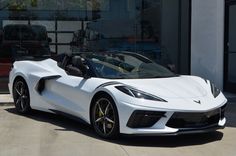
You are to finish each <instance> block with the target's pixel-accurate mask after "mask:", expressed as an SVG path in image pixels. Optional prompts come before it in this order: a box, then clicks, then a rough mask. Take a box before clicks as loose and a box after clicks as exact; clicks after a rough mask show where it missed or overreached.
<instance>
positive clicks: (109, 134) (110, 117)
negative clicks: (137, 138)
mask: <svg viewBox="0 0 236 156" xmlns="http://www.w3.org/2000/svg"><path fill="white" fill-rule="evenodd" d="M91 113H92V115H91V117H92V124H93V127H94V130H95V131H96V133H97V134H98V135H99V136H101V137H103V138H115V137H117V136H118V134H119V119H118V112H117V108H116V106H115V103H114V101H113V99H112V98H111V97H110V96H108V95H102V96H99V97H98V98H96V100H95V102H94V104H93V107H92V112H91Z"/></svg>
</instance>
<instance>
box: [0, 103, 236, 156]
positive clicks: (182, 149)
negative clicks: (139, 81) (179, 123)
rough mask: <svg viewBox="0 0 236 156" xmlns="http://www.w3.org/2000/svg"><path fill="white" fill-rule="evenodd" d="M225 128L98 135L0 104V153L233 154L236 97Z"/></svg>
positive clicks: (49, 116) (85, 155)
mask: <svg viewBox="0 0 236 156" xmlns="http://www.w3.org/2000/svg"><path fill="white" fill-rule="evenodd" d="M226 116H227V117H228V123H227V126H226V128H225V129H224V130H220V131H217V132H213V133H209V134H198V135H185V136H184V135H183V136H168V137H131V136H121V137H120V138H118V139H117V140H113V141H109V140H103V139H101V138H98V137H97V136H96V135H95V133H94V132H93V130H92V128H91V127H89V126H88V125H84V124H82V123H79V122H76V121H73V120H71V119H67V118H65V117H62V116H58V115H53V114H48V113H43V112H39V111H33V112H32V113H31V114H30V115H28V116H20V115H18V114H17V113H16V112H15V109H14V106H13V105H12V104H9V103H8V104H0V156H11V155H12V156H17V155H19V156H23V155H25V156H28V155H30V156H42V155H43V156H47V155H48V156H53V155H57V156H64V155H66V156H74V155H76V156H93V155H96V156H100V155H101V156H157V155H160V156H168V155H175V156H185V155H186V156H189V155H201V156H211V155H212V156H213V155H214V156H225V155H227V156H235V155H236V141H235V140H236V100H235V99H232V100H231V102H230V103H229V106H228V108H227V113H226Z"/></svg>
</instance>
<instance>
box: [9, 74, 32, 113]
mask: <svg viewBox="0 0 236 156" xmlns="http://www.w3.org/2000/svg"><path fill="white" fill-rule="evenodd" d="M13 99H14V103H15V108H16V110H17V112H19V113H21V114H26V113H28V112H29V111H30V110H31V108H30V96H29V89H28V86H27V84H26V82H25V80H24V79H22V78H19V79H17V80H16V81H15V82H14V85H13Z"/></svg>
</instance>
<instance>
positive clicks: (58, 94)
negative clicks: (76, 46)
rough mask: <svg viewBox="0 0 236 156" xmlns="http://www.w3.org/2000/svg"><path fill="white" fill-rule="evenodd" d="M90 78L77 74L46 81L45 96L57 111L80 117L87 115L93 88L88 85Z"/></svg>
mask: <svg viewBox="0 0 236 156" xmlns="http://www.w3.org/2000/svg"><path fill="white" fill-rule="evenodd" d="M87 81H88V79H84V78H83V77H77V76H71V75H67V76H63V77H61V78H58V79H56V80H49V81H48V82H47V83H46V92H45V93H44V96H45V97H46V98H47V100H49V101H50V104H52V105H53V107H54V108H55V110H53V111H56V112H57V113H63V114H64V113H66V114H70V115H73V116H77V117H80V118H84V116H86V115H87V111H88V109H89V96H90V94H91V92H92V90H93V89H92V88H91V89H88V88H87V87H86V86H87V85H88V83H87Z"/></svg>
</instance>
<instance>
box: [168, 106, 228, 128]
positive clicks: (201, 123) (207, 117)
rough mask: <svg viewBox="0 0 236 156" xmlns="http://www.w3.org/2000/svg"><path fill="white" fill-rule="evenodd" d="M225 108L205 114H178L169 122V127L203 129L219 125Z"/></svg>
mask: <svg viewBox="0 0 236 156" xmlns="http://www.w3.org/2000/svg"><path fill="white" fill-rule="evenodd" d="M225 107H226V105H224V106H223V107H221V108H219V109H216V110H213V111H209V112H204V113H182V112H176V113H174V114H173V115H172V117H171V118H170V120H169V121H168V122H167V124H166V125H167V126H168V127H172V128H180V129H181V128H182V129H184V128H203V127H207V126H211V125H217V124H218V122H219V120H220V119H223V118H224V112H225Z"/></svg>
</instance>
